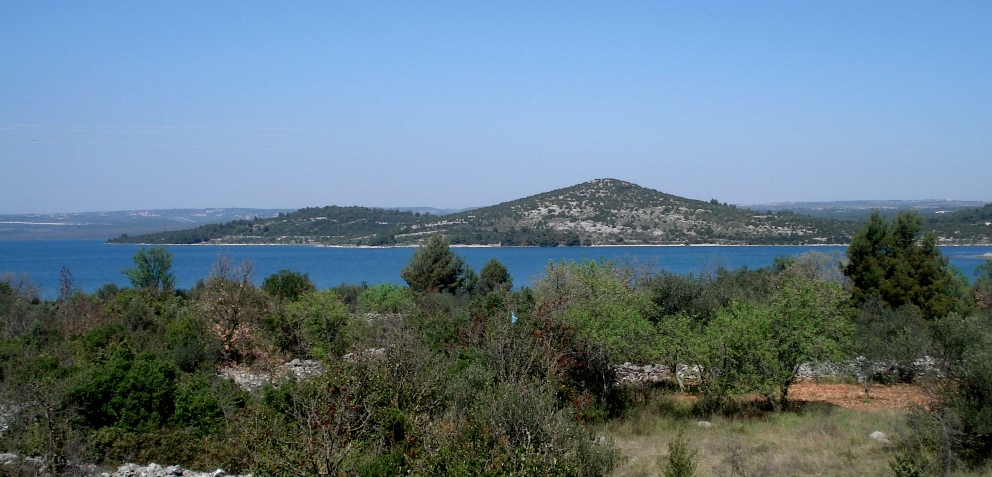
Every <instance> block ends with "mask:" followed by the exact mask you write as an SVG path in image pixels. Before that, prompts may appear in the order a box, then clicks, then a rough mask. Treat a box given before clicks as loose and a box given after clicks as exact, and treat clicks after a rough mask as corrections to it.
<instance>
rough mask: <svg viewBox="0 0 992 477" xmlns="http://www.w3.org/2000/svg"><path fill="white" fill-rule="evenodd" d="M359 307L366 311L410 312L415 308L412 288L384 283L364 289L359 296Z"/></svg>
mask: <svg viewBox="0 0 992 477" xmlns="http://www.w3.org/2000/svg"><path fill="white" fill-rule="evenodd" d="M358 303H359V308H360V309H361V310H362V311H364V312H366V313H409V312H411V311H413V309H414V306H415V304H414V302H413V297H412V296H411V295H410V289H409V288H406V287H401V286H399V285H393V284H390V283H382V284H379V285H373V286H370V287H368V288H366V289H365V290H364V291H362V294H361V295H360V296H359V298H358Z"/></svg>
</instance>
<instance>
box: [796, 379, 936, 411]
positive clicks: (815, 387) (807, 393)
mask: <svg viewBox="0 0 992 477" xmlns="http://www.w3.org/2000/svg"><path fill="white" fill-rule="evenodd" d="M789 399H790V400H793V401H806V402H825V403H829V404H833V405H834V406H839V407H844V408H848V409H856V410H858V411H869V410H876V409H896V410H900V411H908V410H910V409H911V408H912V407H913V406H923V407H926V406H927V404H929V403H930V397H929V396H927V395H926V393H924V392H923V390H922V389H921V388H920V387H919V386H913V385H909V384H896V385H892V386H879V385H875V386H872V388H871V399H865V388H864V387H863V386H860V385H857V384H817V383H814V382H810V381H803V382H799V383H795V384H793V385H792V386H791V387H789Z"/></svg>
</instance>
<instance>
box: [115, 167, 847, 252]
mask: <svg viewBox="0 0 992 477" xmlns="http://www.w3.org/2000/svg"><path fill="white" fill-rule="evenodd" d="M856 228H857V227H856V225H855V224H854V223H850V222H842V221H836V220H825V219H813V218H809V217H804V216H801V215H798V214H794V213H790V212H780V213H773V214H767V213H756V212H753V211H749V210H745V209H739V208H737V207H735V206H733V205H727V204H719V203H716V202H715V201H710V202H704V201H699V200H693V199H686V198H683V197H678V196H674V195H671V194H665V193H663V192H659V191H656V190H652V189H647V188H644V187H641V186H638V185H636V184H632V183H630V182H625V181H621V180H617V179H596V180H592V181H589V182H585V183H582V184H578V185H575V186H572V187H567V188H563V189H558V190H553V191H550V192H545V193H542V194H537V195H533V196H530V197H525V198H522V199H517V200H514V201H510V202H504V203H502V204H497V205H493V206H489V207H482V208H478V209H473V210H468V211H464V212H459V213H455V214H448V215H444V216H437V215H433V214H419V213H414V212H411V211H399V210H392V209H381V208H368V207H338V206H328V207H319V208H318V207H311V208H306V209H300V210H298V211H296V212H292V213H282V214H279V215H278V216H276V217H272V218H258V219H255V220H234V221H230V222H227V223H224V224H211V225H204V226H200V227H196V228H192V229H187V230H181V231H172V232H163V233H157V234H144V235H127V236H121V237H119V238H116V239H113V240H111V242H112V243H146V244H194V243H274V244H324V245H367V246H384V245H385V246H389V245H412V244H417V243H419V242H420V241H422V240H423V239H424V238H425V237H426V236H427V235H429V234H431V233H435V232H441V233H444V234H445V235H447V236H448V237H449V238H450V240H451V241H452V242H453V243H455V244H465V245H502V246H576V245H616V244H627V245H630V244H645V245H688V244H702V243H713V244H727V245H749V244H836V243H846V242H847V241H848V240H849V238H850V234H851V233H852V232H853V231H854V230H855V229H856Z"/></svg>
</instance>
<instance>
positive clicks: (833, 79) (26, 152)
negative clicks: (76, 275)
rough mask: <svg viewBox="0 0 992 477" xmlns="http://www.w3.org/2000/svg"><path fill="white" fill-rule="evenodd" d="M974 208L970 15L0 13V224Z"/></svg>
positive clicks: (32, 8)
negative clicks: (386, 211)
mask: <svg viewBox="0 0 992 477" xmlns="http://www.w3.org/2000/svg"><path fill="white" fill-rule="evenodd" d="M602 177H613V178H617V179H623V180H627V181H631V182H634V183H637V184H640V185H642V186H645V187H650V188H652V189H657V190H661V191H663V192H668V193H672V194H677V195H681V196H685V197H690V198H694V199H702V200H709V199H711V198H716V199H718V200H720V201H725V202H730V203H739V204H748V203H762V202H773V201H810V200H856V199H928V198H941V199H944V198H950V199H967V200H992V2H990V1H987V0H983V1H976V2H956V1H948V2H934V1H926V2H910V1H893V2H882V1H877V2H876V1H868V2H866V1H863V0H859V1H852V2H844V1H819V2H804V1H799V2H797V1H783V2H731V1H724V2H695V1H691V2H690V1H680V2H636V1H609V2H575V1H568V2H535V1H523V2H509V1H497V2H492V1H488V2H466V1H456V2H450V3H449V2H437V1H431V2H413V1H403V2H374V1H362V2H343V1H317V2H248V1H236V2H234V1H232V2H222V1H206V2H204V1H192V2H181V1H172V0H170V1H154V2H149V1H127V2H123V1H122V2H104V1H92V2H91V1H85V2H84V1H79V2H53V1H30V0H8V1H3V2H0V213H44V212H74V211H97V210H124V209H138V208H186V207H196V208H199V207H260V208H298V207H306V206H324V205H364V206H380V207H388V206H434V207H444V208H461V207H469V206H484V205H492V204H495V203H499V202H503V201H507V200H512V199H516V198H519V197H523V196H527V195H531V194H535V193H540V192H545V191H548V190H551V189H555V188H559V187H566V186H570V185H574V184H577V183H579V182H584V181H587V180H590V179H594V178H602Z"/></svg>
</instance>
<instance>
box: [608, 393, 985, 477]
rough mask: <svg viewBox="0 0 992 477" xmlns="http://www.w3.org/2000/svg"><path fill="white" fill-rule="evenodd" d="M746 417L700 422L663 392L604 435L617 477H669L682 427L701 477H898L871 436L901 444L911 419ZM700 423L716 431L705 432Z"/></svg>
mask: <svg viewBox="0 0 992 477" xmlns="http://www.w3.org/2000/svg"><path fill="white" fill-rule="evenodd" d="M743 411H744V412H741V413H739V414H738V415H736V416H732V417H727V416H718V415H714V416H699V415H697V414H696V413H695V407H694V405H693V403H692V402H690V401H687V400H685V399H678V395H677V394H672V393H666V392H661V391H658V392H657V394H653V395H649V396H648V397H647V398H646V400H645V402H643V403H642V404H640V405H639V406H637V407H635V408H634V409H633V410H631V411H630V412H629V413H628V415H626V416H624V417H622V418H619V419H615V420H612V421H609V422H607V423H605V424H602V425H601V426H600V428H599V429H597V432H598V433H599V434H600V435H603V436H605V437H607V438H611V439H613V441H614V442H615V444H616V445H617V447H618V448H620V450H621V451H622V452H623V453H624V454H625V455H626V456H627V460H626V462H625V463H624V464H622V465H621V466H620V467H619V468H618V469H617V470H616V471H615V472H614V474H613V475H614V476H616V477H648V476H656V475H662V472H663V470H664V467H665V466H666V465H667V462H668V443H669V441H670V440H671V439H673V438H674V437H675V435H676V433H677V431H678V429H679V428H680V427H681V428H683V429H685V436H686V437H688V438H689V440H690V442H691V446H692V447H694V448H695V449H697V450H698V453H697V455H696V462H697V464H698V465H697V471H696V475H697V476H701V477H702V476H740V477H750V476H813V475H816V476H820V475H828V476H873V475H889V476H891V475H894V474H893V472H892V471H891V469H890V468H889V462H890V461H891V460H892V459H893V457H894V455H895V447H894V445H892V444H888V445H887V444H882V443H879V442H876V441H873V440H871V439H870V438H869V435H870V434H871V433H872V432H874V431H882V432H884V433H885V434H886V435H888V436H889V438H890V439H891V440H892V441H893V442H895V441H896V439H897V436H898V430H899V428H900V426H901V423H902V422H903V417H904V416H905V412H904V411H899V410H892V409H880V410H870V411H858V410H852V409H845V408H841V407H837V406H834V405H831V404H826V403H816V402H814V403H805V404H802V405H800V406H798V408H797V409H794V410H792V411H788V412H781V413H769V412H764V411H761V410H758V409H746V408H745V409H744V410H743ZM700 420H706V421H708V422H710V423H711V424H712V426H711V427H710V428H708V429H704V428H702V427H699V426H698V425H697V422H698V421H700ZM960 475H992V474H990V473H988V471H986V472H985V473H979V474H971V473H969V474H960Z"/></svg>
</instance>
